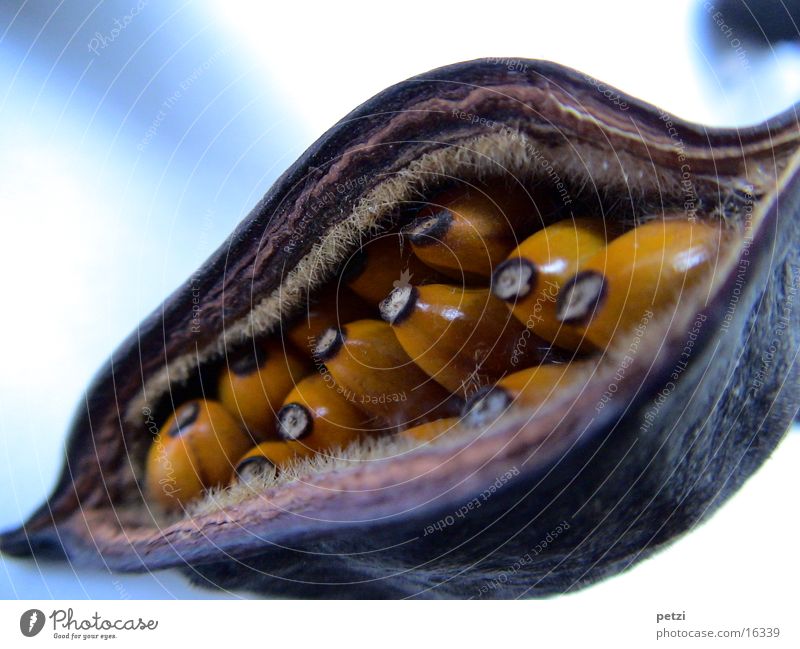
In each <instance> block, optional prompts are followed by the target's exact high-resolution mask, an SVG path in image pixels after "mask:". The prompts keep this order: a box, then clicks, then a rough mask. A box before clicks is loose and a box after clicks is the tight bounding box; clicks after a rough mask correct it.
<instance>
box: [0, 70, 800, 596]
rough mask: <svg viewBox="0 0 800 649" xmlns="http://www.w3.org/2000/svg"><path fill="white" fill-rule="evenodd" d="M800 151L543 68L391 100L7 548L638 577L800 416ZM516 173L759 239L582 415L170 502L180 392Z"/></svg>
mask: <svg viewBox="0 0 800 649" xmlns="http://www.w3.org/2000/svg"><path fill="white" fill-rule="evenodd" d="M799 141H800V134H799V132H798V123H797V115H796V113H795V111H794V110H789V111H787V112H786V113H784V114H782V115H780V116H778V117H776V118H774V119H772V120H769V121H767V122H765V123H764V124H761V125H758V126H753V127H748V128H742V129H719V128H706V127H702V126H698V125H694V124H690V123H686V122H684V121H681V120H680V119H677V118H674V117H671V116H669V115H667V114H665V113H663V112H662V111H659V110H658V109H656V108H654V107H652V106H649V105H646V104H644V103H642V102H640V101H638V100H636V99H634V98H632V97H628V96H626V95H625V94H624V93H621V92H617V91H612V90H610V89H609V88H608V87H607V86H604V85H600V84H599V83H598V82H597V81H596V80H594V79H592V78H590V77H587V76H585V75H582V74H580V73H577V72H575V71H573V70H570V69H567V68H564V67H561V66H559V65H556V64H553V63H548V62H541V61H532V60H531V61H527V60H521V61H516V62H515V64H514V65H507V64H505V63H504V62H503V61H500V60H497V59H488V60H477V61H472V62H467V63H460V64H456V65H452V66H448V67H444V68H440V69H437V70H434V71H432V72H429V73H427V74H423V75H421V76H418V77H414V78H412V79H409V80H407V81H404V82H402V83H400V84H397V85H395V86H393V87H391V88H389V89H387V90H385V91H383V92H381V93H380V94H378V95H377V96H375V97H374V98H372V99H370V100H369V101H367V102H366V103H364V104H363V105H361V106H360V107H358V108H357V109H355V110H354V111H353V112H351V113H350V114H349V115H347V116H346V117H345V118H344V119H342V120H341V121H340V122H339V123H338V124H336V125H335V126H334V127H333V128H331V129H330V130H329V131H328V132H327V133H325V134H324V135H323V136H322V137H321V138H320V139H319V140H318V141H317V142H316V143H314V144H313V145H312V146H311V147H310V148H309V150H308V151H306V152H305V153H304V154H303V155H302V156H301V157H300V159H299V160H297V162H295V163H294V164H293V165H292V166H291V167H290V168H289V169H288V170H287V171H286V172H285V173H284V174H283V175H282V176H281V177H280V178H279V180H278V181H277V182H276V183H275V185H274V186H273V187H272V188H271V189H270V191H269V192H268V193H267V194H266V196H265V197H264V198H263V199H262V200H261V202H259V203H258V205H256V207H255V208H254V209H253V210H252V212H251V213H250V214H249V215H248V216H247V218H246V219H245V220H244V221H243V222H242V223H241V224H240V225H239V226H238V227H237V228H236V230H235V231H234V232H233V233H232V234H231V235H230V237H229V239H228V240H227V241H226V242H225V244H224V245H223V246H222V247H221V248H220V249H219V250H217V251H216V252H215V253H214V254H213V255H212V256H211V257H210V258H209V259H208V260H207V261H206V262H205V263H204V264H203V266H202V267H201V268H200V269H199V270H198V271H197V273H195V274H194V275H193V277H192V278H191V280H189V281H187V282H186V283H185V284H183V285H182V286H181V287H180V288H178V289H177V290H176V291H175V292H174V293H173V294H172V295H171V296H170V297H169V298H167V300H166V301H165V302H164V304H163V305H162V306H160V307H159V308H157V309H156V310H155V311H154V312H153V314H151V315H150V316H149V317H148V318H147V319H146V320H145V321H144V322H142V323H141V324H140V326H139V327H138V328H137V330H136V331H135V332H134V333H133V334H132V335H131V336H130V337H129V338H128V339H127V340H126V341H125V342H123V344H122V345H120V346H119V348H118V349H116V350H115V351H114V352H113V354H112V356H111V358H110V359H109V361H108V363H107V364H106V365H105V367H103V368H102V369H101V370H100V372H99V373H98V374H97V376H96V377H95V379H94V380H93V382H92V384H91V386H90V387H89V389H88V392H87V397H86V399H85V402H83V403H82V404H81V406H80V408H79V409H78V412H77V413H76V416H75V419H74V421H73V424H72V427H71V430H70V436H69V442H68V445H67V451H66V464H65V468H64V470H63V472H62V475H61V478H60V479H59V481H58V484H57V486H56V488H55V490H54V492H53V494H52V496H51V497H50V498H49V499H48V501H47V502H46V503H45V504H43V505H42V506H41V507H40V508H39V509H38V510H37V511H36V512H35V513H34V514H33V515H32V516H31V517H30V518H29V519H28V520H27V521H26V522H25V523H24V525H22V526H21V527H20V528H18V529H14V530H9V531H7V532H5V533H4V534H2V536H0V550H2V551H3V552H5V553H7V554H9V555H14V556H32V557H36V558H58V559H62V560H67V561H69V562H71V563H72V564H74V565H76V566H105V567H107V568H109V569H111V570H114V571H149V570H158V569H162V568H170V567H180V568H182V569H183V570H184V571H185V572H186V573H187V574H188V575H189V576H190V577H191V579H192V580H193V581H195V582H196V583H198V584H202V585H205V586H212V587H221V588H227V589H246V590H253V591H258V592H261V593H265V594H277V595H288V596H301V597H517V596H544V595H551V594H556V593H562V592H567V591H569V590H574V589H576V588H579V587H582V586H584V585H587V584H590V583H592V582H595V581H597V580H599V579H602V578H604V577H606V576H609V575H612V574H615V573H618V572H620V571H622V570H625V569H627V568H629V567H630V566H631V565H633V564H634V563H636V562H637V561H639V560H641V559H643V558H645V557H647V556H649V555H650V554H652V553H653V552H655V551H657V550H658V549H659V548H661V547H663V546H664V545H665V544H667V543H668V542H670V541H671V540H673V539H675V538H676V537H677V536H679V535H681V534H682V533H683V532H685V531H687V530H689V529H690V528H692V527H693V526H694V525H696V524H697V523H698V522H700V521H701V520H703V519H704V518H705V517H707V516H709V515H710V514H711V513H712V512H713V511H714V510H715V509H716V508H717V507H718V506H719V505H720V504H721V503H722V502H724V501H725V500H726V499H727V498H728V497H729V496H730V495H732V494H733V493H734V492H735V491H736V490H737V489H738V488H739V487H741V486H742V485H743V483H744V482H745V481H746V479H747V478H748V476H750V475H751V474H752V473H753V472H754V471H755V470H756V469H757V468H758V467H759V465H760V464H761V463H762V462H763V461H764V460H765V458H766V457H767V456H768V455H769V454H770V453H771V452H772V451H773V449H775V447H776V445H777V444H778V442H779V441H780V439H781V438H782V436H783V435H784V434H785V432H786V430H787V428H788V427H789V425H790V423H791V421H792V419H793V417H794V415H795V414H796V412H797V410H798V404H799V403H800V390H798V369H797V363H796V362H795V359H796V355H797V350H798V340H799V338H800V333H799V332H800V326H798V325H800V316H799V315H798V309H797V306H796V301H797V300H796V298H794V294H795V290H796V287H797V282H798V265H799V264H800V246H799V245H798V243H800V232H799V230H800V220H799V219H798V210H800V171H798V164H800V163H799V162H798V161H799V160H800V157H798V142H799ZM493 174H509V175H510V176H512V177H515V178H523V177H524V178H528V179H530V180H531V181H532V182H536V183H542V182H543V183H548V182H551V183H552V182H554V178H555V177H554V176H553V174H556V175H557V177H558V178H559V179H560V181H563V182H564V183H566V185H567V186H568V187H569V188H570V191H571V192H572V195H573V196H575V197H576V199H578V201H582V203H581V204H582V205H583V206H590V207H593V210H594V213H595V214H597V216H598V218H606V219H610V220H615V219H619V220H625V219H631V218H633V219H635V218H636V217H637V216H638V215H639V214H640V213H642V212H643V211H645V210H652V209H654V207H659V206H660V208H662V209H663V208H664V206H665V205H666V206H673V207H677V208H683V209H686V210H687V213H688V212H689V211H693V210H697V211H698V213H701V214H705V215H715V216H716V217H717V218H723V219H724V220H726V222H728V223H730V224H731V226H732V227H733V228H734V229H735V230H736V231H737V232H738V235H737V241H736V246H735V249H734V251H733V253H732V256H731V258H730V259H729V260H727V262H726V263H725V264H723V265H722V267H721V269H720V271H719V272H718V274H717V276H716V279H715V283H714V286H713V290H711V291H710V292H709V293H707V294H706V295H705V296H704V297H703V299H696V300H688V303H687V304H685V305H681V306H680V308H678V309H677V310H676V316H675V317H674V318H671V319H670V321H669V322H667V323H658V326H657V327H656V325H654V326H653V327H652V328H653V331H651V332H648V333H647V334H646V335H643V338H642V341H641V346H640V347H639V349H638V352H637V354H635V355H634V357H632V360H631V362H630V363H629V364H627V365H626V367H625V371H624V372H622V373H620V372H619V367H620V358H622V356H619V357H613V355H610V356H609V359H608V362H607V363H606V367H605V368H604V369H603V368H601V371H599V373H598V374H597V375H595V376H594V377H592V378H591V379H590V380H587V381H586V383H585V384H584V385H582V386H581V391H580V394H570V395H566V396H565V398H566V399H567V401H566V402H565V403H562V404H556V405H558V406H559V407H555V406H554V407H551V408H542V409H540V410H538V411H537V412H535V413H526V412H520V411H515V412H512V413H511V414H510V415H509V416H507V417H505V418H504V419H502V420H500V421H499V422H498V423H497V424H495V425H493V426H492V427H490V428H489V429H488V430H486V431H483V432H482V433H481V434H480V435H475V434H471V433H470V432H469V431H465V432H464V434H463V435H461V436H455V437H453V438H451V439H449V440H448V442H447V443H442V444H431V445H423V446H421V447H419V448H416V449H412V450H408V451H403V452H399V453H393V454H390V456H389V457H386V458H385V459H377V460H376V459H374V458H373V459H372V460H371V461H369V462H354V463H352V464H351V465H349V466H340V465H337V466H335V467H332V468H330V469H329V470H323V471H319V472H317V473H313V474H311V475H308V476H306V477H304V478H303V479H300V480H295V481H292V482H288V483H284V484H278V485H275V486H274V487H271V488H269V489H268V490H266V491H265V492H264V493H260V494H256V495H253V497H251V498H244V499H240V500H238V501H236V502H230V503H228V504H227V505H224V506H219V507H214V506H213V502H212V505H211V506H208V507H205V508H204V509H201V510H198V511H196V512H189V513H187V514H186V515H184V516H182V517H180V518H174V519H164V518H163V517H161V516H160V515H159V514H158V513H157V512H155V511H153V509H152V507H151V506H150V505H148V503H147V501H146V499H145V498H144V496H143V495H142V491H141V482H142V475H141V466H142V461H143V458H144V456H145V454H146V453H147V448H148V445H149V444H150V442H151V441H152V437H153V436H152V430H150V426H151V423H150V422H151V421H152V419H153V417H157V416H159V415H160V416H163V415H164V414H165V413H167V412H168V406H169V404H168V403H167V402H169V399H170V398H172V399H175V403H176V404H177V403H179V402H180V399H179V398H180V396H181V395H182V394H187V395H188V394H191V393H192V390H196V389H197V386H198V385H201V384H203V379H204V372H207V371H210V370H209V369H208V368H212V367H215V366H219V364H220V363H224V362H225V357H226V351H227V350H228V349H230V348H231V347H232V346H237V345H239V346H241V345H243V344H245V345H246V344H247V343H248V341H250V340H251V339H252V337H253V336H254V335H257V334H258V335H260V334H262V333H268V332H275V331H278V330H279V329H280V327H281V323H282V322H285V321H286V319H287V318H289V317H290V316H292V315H295V314H297V313H299V312H301V311H302V309H303V300H304V296H305V294H306V292H307V291H308V290H310V289H312V288H313V287H316V286H318V285H320V284H321V283H324V282H325V281H326V280H328V279H329V278H330V277H333V276H335V271H336V269H337V267H338V266H339V265H340V264H341V263H342V261H343V260H344V259H346V258H347V257H348V255H349V254H350V253H351V252H352V251H353V250H354V249H355V247H356V246H357V245H358V242H359V240H364V239H367V238H369V237H371V236H375V233H376V232H378V231H379V230H380V227H381V226H382V225H383V224H385V223H386V222H388V221H391V220H392V219H396V218H398V216H397V215H398V208H399V206H402V205H403V204H405V203H408V202H413V201H416V200H419V197H420V195H424V194H425V193H426V191H429V190H430V188H431V187H436V186H437V184H441V183H442V182H443V179H446V178H450V177H458V178H472V179H480V178H483V177H486V176H491V175H493ZM331 197H333V198H331ZM609 197H613V200H612V199H610V198H609ZM196 296H199V300H200V302H199V305H196V306H198V307H199V312H200V313H201V314H202V315H201V322H200V326H198V325H197V323H196V322H193V318H194V317H195V316H196V314H197V310H196V309H193V306H195V305H193V302H192V300H193V297H195V298H196ZM778 332H780V333H778ZM688 340H691V341H692V345H691V346H690V354H689V357H688V360H687V359H686V358H683V359H681V357H680V355H681V354H682V353H683V351H685V350H686V348H687V341H688ZM197 359H200V360H201V368H200V369H198V367H197ZM765 359H769V361H768V362H766V361H765ZM167 367H169V372H167V371H166V368H167ZM678 369H679V370H680V371H678ZM612 383H613V385H614V394H613V397H612V398H610V399H605V398H604V394H606V393H607V392H608V388H609V385H611V384H612ZM165 395H166V396H165ZM565 404H566V405H565ZM600 404H602V406H600ZM777 497H779V495H777V494H776V498H777ZM220 502H222V501H220ZM470 504H471V505H470ZM565 523H566V524H565Z"/></svg>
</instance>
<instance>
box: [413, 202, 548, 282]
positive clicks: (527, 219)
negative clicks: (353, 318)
mask: <svg viewBox="0 0 800 649" xmlns="http://www.w3.org/2000/svg"><path fill="white" fill-rule="evenodd" d="M494 190H495V191H494V192H493V193H491V194H487V193H484V192H482V191H480V190H478V189H474V188H473V189H463V190H462V189H459V190H454V191H450V192H446V193H445V194H443V195H440V196H439V197H437V198H435V199H434V200H433V201H431V205H430V206H429V207H426V208H424V209H423V210H422V211H421V212H420V214H419V216H418V217H417V218H416V219H414V221H412V222H411V223H410V224H408V225H407V226H405V227H404V228H403V230H402V232H403V234H404V235H405V236H406V237H407V238H408V240H409V242H410V243H411V247H412V249H413V251H414V254H415V255H416V256H417V257H419V259H421V260H422V261H423V262H425V263H426V264H427V265H428V266H430V267H431V268H435V269H436V270H438V271H440V272H442V273H444V274H445V275H447V276H448V277H450V278H452V279H455V280H457V281H458V282H459V283H462V282H464V281H466V282H469V283H476V282H477V283H482V284H485V283H488V280H489V278H490V277H491V275H492V269H493V268H494V267H495V266H496V265H497V264H499V263H500V262H501V261H503V259H505V258H506V256H507V255H508V253H509V252H510V251H511V250H512V249H513V248H514V246H516V245H517V244H518V243H519V241H520V238H521V237H524V234H525V232H527V231H529V230H530V229H531V228H532V226H533V224H534V223H535V222H536V220H537V219H536V211H535V207H534V206H533V205H532V204H531V202H530V199H529V198H528V197H527V195H524V194H523V195H520V193H519V192H514V191H511V190H508V189H506V188H494ZM413 283H415V284H416V283H418V282H413Z"/></svg>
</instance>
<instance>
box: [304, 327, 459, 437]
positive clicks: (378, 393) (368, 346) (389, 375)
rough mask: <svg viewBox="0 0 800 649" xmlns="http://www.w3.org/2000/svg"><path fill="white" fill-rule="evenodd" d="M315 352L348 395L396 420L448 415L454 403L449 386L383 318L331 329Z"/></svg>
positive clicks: (397, 423) (381, 415) (369, 409)
mask: <svg viewBox="0 0 800 649" xmlns="http://www.w3.org/2000/svg"><path fill="white" fill-rule="evenodd" d="M315 354H316V358H317V360H319V361H320V362H323V363H325V366H326V367H327V368H328V370H329V371H330V373H331V375H332V376H333V378H334V379H335V380H336V383H337V384H338V385H339V386H340V388H341V392H342V394H343V395H344V397H345V398H346V399H347V400H348V401H350V402H351V403H354V404H356V406H357V407H359V408H361V410H363V411H364V412H365V413H367V414H369V415H371V416H372V417H376V418H377V419H379V420H384V421H386V422H387V423H388V424H389V425H390V426H405V425H408V424H410V423H411V422H414V421H416V420H418V419H420V418H421V417H426V418H431V417H435V416H437V415H439V416H442V415H443V414H447V413H448V412H451V411H452V410H453V408H454V403H453V400H452V399H451V397H450V395H449V394H448V392H447V391H446V390H444V389H443V388H441V387H440V386H439V385H437V384H436V383H435V382H434V381H432V380H431V379H430V378H429V377H428V376H427V375H426V374H425V372H423V371H422V370H421V369H420V368H419V367H417V365H416V364H415V363H414V361H412V360H411V359H410V358H409V357H408V355H407V354H406V352H405V351H403V348H402V346H401V345H400V343H399V342H398V341H397V338H396V337H395V335H394V333H393V332H392V329H391V327H390V326H389V325H387V324H386V323H385V322H381V321H380V320H358V321H356V322H350V323H348V324H346V325H345V326H344V327H342V328H341V329H333V328H331V329H328V330H327V331H326V332H325V333H323V334H322V335H321V336H320V339H319V344H318V345H317V349H316V352H315Z"/></svg>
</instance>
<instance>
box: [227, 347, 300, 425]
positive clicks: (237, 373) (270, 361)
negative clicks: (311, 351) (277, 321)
mask: <svg viewBox="0 0 800 649" xmlns="http://www.w3.org/2000/svg"><path fill="white" fill-rule="evenodd" d="M309 369H310V368H309V363H308V361H306V360H305V359H304V358H302V357H301V356H300V354H298V353H297V352H295V351H294V350H293V349H291V348H290V347H288V346H286V345H284V344H283V342H282V341H280V340H271V341H269V342H267V343H262V344H260V345H258V347H257V348H255V349H253V348H250V349H249V350H248V351H247V353H245V354H243V355H241V356H240V357H238V358H236V359H235V360H232V361H231V362H230V363H229V364H228V366H227V367H226V368H225V369H224V370H223V372H222V374H221V375H220V378H219V384H218V385H219V399H220V401H221V402H222V404H223V405H224V406H225V407H226V408H227V409H228V410H229V411H230V412H231V413H233V414H234V415H235V416H237V417H239V418H240V419H241V421H242V422H243V424H244V425H245V427H246V428H247V430H248V431H249V432H250V433H251V435H252V436H253V437H254V438H255V439H257V440H264V439H269V438H270V437H274V436H275V414H276V413H277V411H278V408H280V407H281V404H282V403H283V400H284V398H285V397H286V395H287V394H288V393H289V391H290V390H291V389H292V388H293V387H294V385H295V383H296V382H297V381H299V380H300V379H301V378H302V377H303V376H305V375H306V374H307V373H308V371H309Z"/></svg>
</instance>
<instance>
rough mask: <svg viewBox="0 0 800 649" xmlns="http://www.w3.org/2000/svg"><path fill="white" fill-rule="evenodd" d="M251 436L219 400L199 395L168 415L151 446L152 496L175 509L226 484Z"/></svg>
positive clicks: (149, 488)
mask: <svg viewBox="0 0 800 649" xmlns="http://www.w3.org/2000/svg"><path fill="white" fill-rule="evenodd" d="M252 444H253V442H252V439H251V438H250V437H249V436H248V435H247V433H246V432H245V431H244V430H242V428H241V426H240V425H239V422H237V421H236V419H235V418H234V417H233V416H232V415H231V414H230V413H229V412H228V411H227V410H226V409H225V408H224V407H223V406H222V404H220V403H218V402H216V401H205V400H202V399H195V400H193V401H188V402H186V403H184V404H183V405H181V406H180V407H179V408H177V410H176V411H175V412H174V413H173V414H172V415H171V416H170V417H169V419H167V421H166V422H165V423H164V425H163V426H162V427H161V430H160V431H159V433H158V435H157V436H156V438H155V440H154V441H153V444H152V446H151V447H150V452H149V454H148V457H147V469H146V483H147V491H148V493H149V494H150V497H151V498H153V499H155V500H156V501H157V502H159V503H160V504H162V505H164V506H165V507H167V508H170V509H174V508H177V507H178V506H180V505H185V504H186V503H187V502H188V501H190V500H192V499H193V498H196V497H197V496H199V495H201V494H202V492H203V489H205V488H208V487H213V486H217V485H221V484H224V483H226V482H227V481H228V480H229V478H230V476H231V474H232V472H233V467H234V462H235V461H236V459H237V458H238V457H240V456H241V455H242V453H244V452H245V451H246V450H247V449H248V448H249V447H250V446H252Z"/></svg>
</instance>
